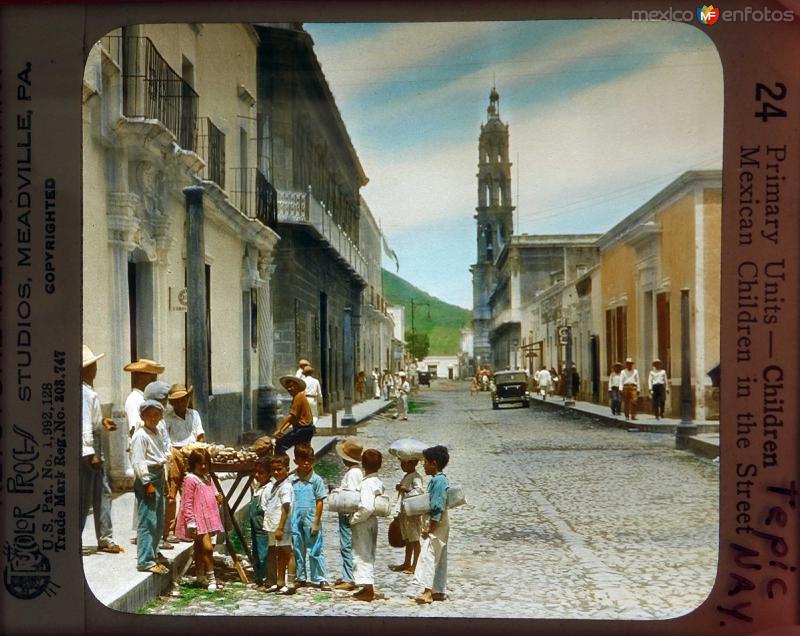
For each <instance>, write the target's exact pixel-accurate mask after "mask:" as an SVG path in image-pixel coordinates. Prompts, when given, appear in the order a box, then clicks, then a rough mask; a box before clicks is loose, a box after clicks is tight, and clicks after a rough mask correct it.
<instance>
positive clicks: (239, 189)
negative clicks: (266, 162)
mask: <svg viewBox="0 0 800 636" xmlns="http://www.w3.org/2000/svg"><path fill="white" fill-rule="evenodd" d="M230 172H231V179H230V184H229V188H228V191H229V192H230V195H231V197H230V198H231V201H232V202H233V204H234V205H235V206H236V207H237V208H239V210H240V211H241V212H242V214H245V215H246V216H249V217H250V218H254V219H258V220H259V221H261V223H263V224H264V225H266V226H267V227H269V228H272V229H273V230H274V229H276V228H277V225H278V196H277V195H278V193H277V191H276V190H275V188H274V187H273V186H272V184H271V183H270V182H269V181H267V178H266V177H265V176H264V175H263V173H262V172H261V171H260V170H259V169H258V168H231V170H230Z"/></svg>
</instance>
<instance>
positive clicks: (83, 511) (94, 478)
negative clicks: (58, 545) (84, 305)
mask: <svg viewBox="0 0 800 636" xmlns="http://www.w3.org/2000/svg"><path fill="white" fill-rule="evenodd" d="M104 355H105V354H104V353H99V354H97V355H95V354H94V353H93V352H92V350H91V349H90V348H89V347H87V346H86V345H83V363H82V367H81V380H82V381H83V384H82V386H81V395H82V399H83V407H82V409H81V421H82V430H83V433H82V437H83V451H82V456H81V464H80V519H81V531H83V527H84V526H85V525H86V517H88V516H89V508H90V507H91V508H92V510H93V517H94V533H95V537H96V538H97V551H98V552H109V553H111V554H119V553H120V552H122V548H120V547H119V546H118V545H117V544H116V543H114V528H113V527H112V524H111V485H110V481H109V478H108V462H106V461H104V457H103V431H107V432H111V431H116V430H117V425H116V424H115V423H114V420H112V419H111V418H109V417H103V415H102V413H101V411H100V398H99V396H98V395H97V392H96V391H95V390H94V379H95V377H96V376H97V361H98V360H100V359H101V358H102V357H103V356H104Z"/></svg>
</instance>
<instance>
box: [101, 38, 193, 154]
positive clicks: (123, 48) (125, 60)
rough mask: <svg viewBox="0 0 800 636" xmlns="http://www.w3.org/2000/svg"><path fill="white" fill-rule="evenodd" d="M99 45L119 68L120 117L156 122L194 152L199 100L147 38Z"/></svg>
mask: <svg viewBox="0 0 800 636" xmlns="http://www.w3.org/2000/svg"><path fill="white" fill-rule="evenodd" d="M102 45H103V47H104V48H105V49H106V50H107V51H108V54H109V56H110V57H111V59H113V60H114V61H116V62H117V63H118V64H119V65H120V67H121V69H122V112H123V114H124V115H125V116H126V117H141V118H143V119H155V120H158V121H159V122H161V124H162V125H163V126H164V127H165V128H166V129H167V130H169V131H170V132H171V133H172V134H173V135H175V137H176V138H177V140H178V144H179V145H180V146H181V148H183V149H184V150H192V151H194V150H196V149H197V124H198V110H197V106H198V101H199V97H198V95H197V93H196V92H195V90H194V89H193V88H192V87H191V86H189V84H187V83H186V82H185V81H184V80H183V78H181V76H180V75H179V74H178V73H176V72H175V71H174V70H173V69H172V67H171V66H170V65H169V64H167V62H166V61H165V60H164V58H163V57H161V54H160V53H159V52H158V49H156V47H155V45H154V44H153V42H152V41H151V40H150V38H146V37H134V36H119V35H109V36H106V37H104V38H103V40H102Z"/></svg>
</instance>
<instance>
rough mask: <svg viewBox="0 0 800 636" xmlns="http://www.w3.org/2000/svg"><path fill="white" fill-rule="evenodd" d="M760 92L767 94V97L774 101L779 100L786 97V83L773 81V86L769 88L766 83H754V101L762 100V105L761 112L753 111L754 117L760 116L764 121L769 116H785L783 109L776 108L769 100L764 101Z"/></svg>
mask: <svg viewBox="0 0 800 636" xmlns="http://www.w3.org/2000/svg"><path fill="white" fill-rule="evenodd" d="M762 92H763V93H766V94H767V95H769V97H771V98H772V99H773V100H775V101H776V102H779V101H781V100H782V99H783V98H784V97H786V84H782V83H781V82H775V88H774V89H770V87H769V86H767V85H766V84H762V83H761V82H758V83H756V101H757V102H763V106H762V108H761V112H759V111H756V112H755V113H753V115H754V116H755V117H760V118H761V121H762V122H766V121H767V120H768V119H769V118H770V117H786V111H785V110H782V109H780V108H778V107H777V106H775V105H774V104H771V103H770V102H767V101H764V97H763V96H762Z"/></svg>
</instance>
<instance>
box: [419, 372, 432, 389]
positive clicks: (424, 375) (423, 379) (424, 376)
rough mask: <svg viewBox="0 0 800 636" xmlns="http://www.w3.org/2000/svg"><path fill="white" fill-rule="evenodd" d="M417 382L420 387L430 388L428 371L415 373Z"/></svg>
mask: <svg viewBox="0 0 800 636" xmlns="http://www.w3.org/2000/svg"><path fill="white" fill-rule="evenodd" d="M417 380H418V381H419V383H420V385H422V384H424V385H425V386H430V385H431V374H430V373H429V372H428V371H417Z"/></svg>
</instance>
